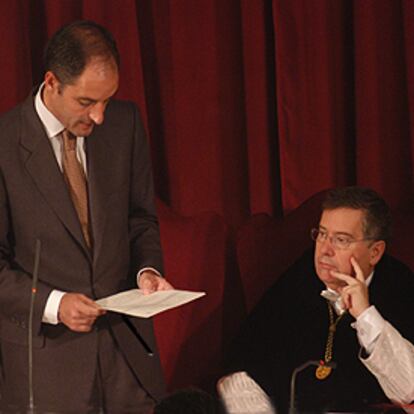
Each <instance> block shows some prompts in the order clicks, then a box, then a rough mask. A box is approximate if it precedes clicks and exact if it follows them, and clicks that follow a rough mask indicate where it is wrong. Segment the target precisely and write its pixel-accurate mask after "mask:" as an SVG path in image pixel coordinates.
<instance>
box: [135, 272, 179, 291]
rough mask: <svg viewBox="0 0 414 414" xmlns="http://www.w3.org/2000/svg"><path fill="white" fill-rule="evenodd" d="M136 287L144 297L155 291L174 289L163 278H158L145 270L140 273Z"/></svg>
mask: <svg viewBox="0 0 414 414" xmlns="http://www.w3.org/2000/svg"><path fill="white" fill-rule="evenodd" d="M138 287H139V288H140V289H141V290H142V292H143V293H144V295H149V294H150V293H153V292H156V291H157V290H169V289H174V288H173V286H172V285H171V284H170V283H168V282H167V281H166V280H165V279H164V278H163V277H160V276H158V275H157V274H156V273H154V272H152V271H151V270H145V271H144V272H142V273H141V275H140V277H139V280H138Z"/></svg>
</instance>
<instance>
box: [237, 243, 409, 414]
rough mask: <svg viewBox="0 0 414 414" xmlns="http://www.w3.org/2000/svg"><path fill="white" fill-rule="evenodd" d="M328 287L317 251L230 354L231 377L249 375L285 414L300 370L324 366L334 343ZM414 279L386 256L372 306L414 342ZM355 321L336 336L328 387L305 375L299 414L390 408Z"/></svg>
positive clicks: (263, 305) (344, 323)
mask: <svg viewBox="0 0 414 414" xmlns="http://www.w3.org/2000/svg"><path fill="white" fill-rule="evenodd" d="M324 288H325V287H324V285H323V284H322V282H321V281H320V280H319V278H318V276H317V275H316V273H315V269H314V265H313V251H307V252H306V253H305V254H304V255H303V256H302V257H301V258H300V259H299V260H298V261H297V262H296V263H295V264H294V265H292V266H291V267H290V268H289V269H288V270H287V272H286V273H285V274H283V275H282V276H281V277H280V279H278V281H277V282H276V283H275V284H274V286H273V287H272V288H271V289H270V290H269V291H268V292H267V293H266V294H265V295H264V297H263V298H262V300H261V301H260V303H259V304H258V305H257V306H256V308H255V309H254V310H253V312H252V314H251V315H250V317H249V318H248V320H247V321H246V322H245V324H244V325H243V327H242V329H241V332H240V334H239V335H238V337H237V338H236V340H235V341H234V344H233V347H232V349H231V352H230V354H229V355H230V357H229V366H230V369H231V370H232V371H240V370H245V371H247V372H248V373H249V374H250V376H251V377H252V378H253V379H254V380H256V381H257V382H258V383H259V385H261V386H262V387H263V389H264V390H265V391H266V392H267V393H268V395H269V396H270V397H271V398H272V400H273V402H274V404H275V406H276V408H277V410H278V412H279V413H287V412H288V408H289V402H290V382H291V377H292V373H293V370H294V369H295V368H297V367H299V366H300V365H301V364H303V363H305V362H306V361H309V360H320V359H323V357H324V353H325V347H326V341H327V337H328V326H329V313H328V306H327V302H326V300H325V299H324V298H322V297H321V296H320V292H321V291H322V290H323V289H324ZM412 292H414V275H413V273H412V272H411V270H410V269H409V268H408V267H407V266H405V265H404V264H402V263H401V262H399V261H397V260H396V259H394V258H392V257H391V256H389V255H384V257H383V258H382V259H381V261H380V262H379V263H378V265H377V267H376V268H375V274H374V278H373V280H372V283H371V285H370V287H369V293H370V302H371V304H373V305H375V306H376V308H377V309H378V310H379V312H380V313H381V314H382V316H383V317H384V318H385V319H387V320H388V321H389V322H390V323H391V324H392V325H394V327H396V328H397V329H398V330H399V331H400V333H401V334H402V335H403V336H405V337H406V338H407V339H408V340H410V341H412V342H414V323H413V322H412V315H413V314H414V301H413V300H412V297H411V295H412ZM352 322H354V318H353V317H352V316H351V315H349V314H346V315H345V316H344V317H343V318H342V319H341V320H340V321H339V323H338V325H337V329H336V333H335V336H334V345H333V361H334V362H335V363H336V368H335V369H334V370H333V371H332V373H331V374H330V375H329V376H328V377H327V378H326V379H324V380H319V379H317V378H316V377H315V369H316V367H314V366H310V367H308V368H306V369H305V370H303V371H302V372H300V373H299V374H298V376H297V382H296V401H297V403H296V406H297V407H298V409H299V411H300V412H324V411H327V410H341V411H353V410H358V411H361V410H363V411H369V410H370V409H375V407H376V406H377V405H378V404H383V403H389V402H390V401H389V400H388V399H387V397H386V396H385V394H384V392H383V391H382V389H381V387H380V385H379V383H378V382H377V380H376V378H375V377H374V376H373V375H372V374H371V373H370V372H369V371H368V370H367V369H366V368H365V366H364V365H363V364H362V363H361V361H360V360H359V358H358V355H359V352H360V351H361V349H360V345H359V343H358V339H357V334H356V331H355V329H354V328H353V327H352V326H351V323H352Z"/></svg>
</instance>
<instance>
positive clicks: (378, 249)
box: [369, 240, 386, 266]
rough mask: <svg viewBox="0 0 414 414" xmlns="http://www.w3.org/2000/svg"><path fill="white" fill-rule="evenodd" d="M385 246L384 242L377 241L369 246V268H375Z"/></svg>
mask: <svg viewBox="0 0 414 414" xmlns="http://www.w3.org/2000/svg"><path fill="white" fill-rule="evenodd" d="M385 246H386V244H385V241H384V240H378V241H376V242H374V243H373V244H372V245H371V247H370V253H369V254H370V257H369V263H370V265H371V266H375V265H376V264H377V263H378V262H379V261H380V259H381V257H382V255H383V254H384V252H385Z"/></svg>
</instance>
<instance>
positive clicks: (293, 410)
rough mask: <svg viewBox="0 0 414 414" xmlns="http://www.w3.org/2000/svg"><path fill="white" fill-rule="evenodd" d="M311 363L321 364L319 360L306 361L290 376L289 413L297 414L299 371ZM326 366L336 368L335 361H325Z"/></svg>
mask: <svg viewBox="0 0 414 414" xmlns="http://www.w3.org/2000/svg"><path fill="white" fill-rule="evenodd" d="M311 365H314V366H316V367H318V366H319V365H320V362H319V361H313V360H310V361H306V362H304V363H303V364H302V365H299V366H298V367H296V368H295V369H294V370H293V373H292V377H291V378H290V404H289V414H295V413H296V408H295V397H296V377H297V375H298V374H299V372H301V371H303V370H304V369H306V368H308V367H310V366H311ZM325 365H326V366H329V367H330V368H332V369H334V368H336V364H335V363H334V362H329V363H325Z"/></svg>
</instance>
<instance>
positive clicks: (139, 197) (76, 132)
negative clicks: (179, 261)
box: [0, 21, 172, 414]
mask: <svg viewBox="0 0 414 414" xmlns="http://www.w3.org/2000/svg"><path fill="white" fill-rule="evenodd" d="M45 69H46V73H45V76H44V82H43V84H42V85H41V86H40V88H39V89H37V90H35V91H34V92H33V94H32V95H31V96H30V97H29V98H28V99H27V100H26V101H25V102H24V103H22V104H20V105H19V106H17V107H16V108H14V109H13V110H12V111H10V112H9V113H7V114H5V115H4V116H2V117H1V119H0V318H1V319H0V346H1V369H2V372H1V374H2V375H1V378H0V384H1V388H0V396H1V403H2V407H3V412H13V410H18V409H21V407H27V403H28V396H29V389H28V357H27V355H28V324H27V321H28V315H29V303H30V295H31V284H32V280H31V279H32V269H33V262H34V256H35V253H34V252H35V244H36V240H40V242H41V246H42V247H41V258H40V270H39V283H38V286H37V294H36V300H35V305H34V318H33V344H34V349H33V364H34V365H33V392H34V404H35V407H36V408H37V410H38V411H39V412H56V413H66V412H70V413H72V412H73V413H90V412H91V413H93V412H108V413H117V414H120V413H147V412H148V413H149V412H151V410H152V407H153V405H154V401H155V400H157V399H158V398H159V397H160V396H161V395H162V393H163V380H162V373H161V369H160V363H159V358H158V355H157V351H156V344H155V340H154V335H153V329H152V323H151V321H149V320H141V319H137V318H131V319H130V318H127V317H123V316H121V315H118V314H112V313H105V311H104V310H103V309H101V308H100V307H99V306H97V305H96V304H95V302H94V299H97V298H101V297H104V296H107V295H110V294H114V293H117V292H119V291H121V290H125V289H128V288H132V287H137V286H138V287H140V288H141V289H144V290H145V291H146V292H148V293H150V292H152V291H155V290H163V289H171V288H172V286H171V285H170V284H169V283H168V282H167V281H166V280H165V279H164V278H162V276H161V275H162V271H163V269H162V255H161V249H160V240H159V229H158V220H157V216H156V211H155V208H154V204H153V184H152V174H151V165H150V159H149V154H148V148H147V143H146V139H145V136H144V131H143V128H142V124H141V121H140V119H139V116H138V112H137V110H136V107H135V106H134V105H133V104H130V103H126V102H117V101H115V100H111V98H112V96H113V95H114V94H115V92H116V91H117V89H118V76H119V73H118V69H119V55H118V50H117V48H116V44H115V42H114V40H113V38H112V36H111V34H110V33H109V32H108V31H107V30H105V29H104V28H103V27H101V26H99V25H97V24H95V23H93V22H88V21H79V22H75V23H72V24H70V25H68V26H65V27H63V28H62V29H60V30H59V31H58V32H57V33H56V34H55V35H54V36H53V37H52V39H51V40H50V41H49V44H48V46H47V48H46V52H45Z"/></svg>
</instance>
